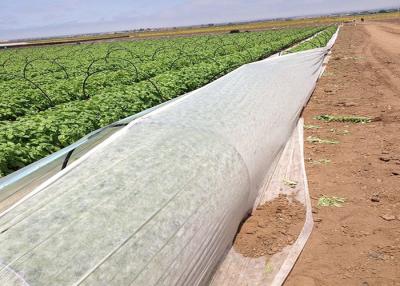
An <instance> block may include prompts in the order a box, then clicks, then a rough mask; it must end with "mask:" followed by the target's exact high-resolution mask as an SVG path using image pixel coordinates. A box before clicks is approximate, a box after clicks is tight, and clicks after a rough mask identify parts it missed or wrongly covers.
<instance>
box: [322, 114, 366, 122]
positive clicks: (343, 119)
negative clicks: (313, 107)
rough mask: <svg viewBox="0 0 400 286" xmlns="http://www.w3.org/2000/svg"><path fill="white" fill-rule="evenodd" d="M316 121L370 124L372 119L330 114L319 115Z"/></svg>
mask: <svg viewBox="0 0 400 286" xmlns="http://www.w3.org/2000/svg"><path fill="white" fill-rule="evenodd" d="M314 119H317V120H321V121H325V122H349V123H369V122H371V120H372V119H371V118H370V117H365V116H355V115H329V114H322V115H318V116H315V117H314Z"/></svg>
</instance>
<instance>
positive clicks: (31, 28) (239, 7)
mask: <svg viewBox="0 0 400 286" xmlns="http://www.w3.org/2000/svg"><path fill="white" fill-rule="evenodd" d="M397 6H400V0H133V1H129V0H0V40H6V39H7V40H10V39H20V38H33V37H45V36H55V35H69V34H83V33H92V32H107V31H120V30H131V29H137V28H153V27H174V26H185V25H195V24H208V23H222V22H233V21H247V20H258V19H270V18H280V17H292V16H303V15H314V14H326V13H332V12H342V11H353V10H367V9H376V8H381V7H397Z"/></svg>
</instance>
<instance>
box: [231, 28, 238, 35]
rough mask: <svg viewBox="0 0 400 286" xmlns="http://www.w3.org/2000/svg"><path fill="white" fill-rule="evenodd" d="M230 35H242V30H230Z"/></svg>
mask: <svg viewBox="0 0 400 286" xmlns="http://www.w3.org/2000/svg"><path fill="white" fill-rule="evenodd" d="M229 33H231V34H237V33H240V30H238V29H235V30H230V32H229Z"/></svg>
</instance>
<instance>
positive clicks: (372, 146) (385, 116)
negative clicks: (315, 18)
mask: <svg viewBox="0 0 400 286" xmlns="http://www.w3.org/2000/svg"><path fill="white" fill-rule="evenodd" d="M321 114H330V115H336V116H338V115H357V116H367V117H370V118H372V119H373V120H372V121H371V122H370V123H365V124H357V123H349V122H345V123H341V122H324V121H320V120H316V119H315V118H314V117H315V116H318V115H321ZM304 117H305V123H306V124H307V126H306V127H307V128H309V129H306V130H305V140H306V141H305V158H306V168H307V175H308V179H309V188H310V193H311V196H312V201H313V207H314V220H315V226H314V231H313V233H312V235H311V237H310V239H309V241H308V243H307V245H306V247H305V249H304V251H303V253H302V254H301V256H300V258H299V260H298V262H297V264H296V266H295V267H294V269H293V271H292V273H291V275H290V276H289V278H288V280H287V282H286V284H285V285H309V286H312V285H363V286H367V285H400V145H399V142H400V21H397V22H396V21H392V22H375V23H373V22H367V23H365V24H362V25H357V26H344V27H343V29H342V30H341V33H340V34H339V38H338V41H337V44H336V46H335V47H334V50H333V54H332V57H331V61H330V62H329V64H328V68H327V70H326V72H325V75H324V77H323V78H322V79H321V81H320V82H319V84H318V86H317V89H316V91H315V93H314V95H313V97H312V98H311V100H310V102H309V104H308V106H307V108H306V110H305V112H304ZM317 127H320V128H317ZM309 136H311V137H309ZM307 138H308V140H307ZM316 138H319V139H327V140H329V141H323V142H322V144H321V143H320V144H318V143H316V141H317V140H315V139H316ZM313 139H314V140H313ZM334 141H336V142H335V143H336V144H323V143H324V142H325V143H329V142H330V143H332V142H334ZM312 142H313V143H312ZM322 195H325V196H327V197H330V198H332V197H339V198H342V199H344V200H345V202H344V203H343V205H342V207H318V206H317V204H318V199H319V198H320V197H321V196H322Z"/></svg>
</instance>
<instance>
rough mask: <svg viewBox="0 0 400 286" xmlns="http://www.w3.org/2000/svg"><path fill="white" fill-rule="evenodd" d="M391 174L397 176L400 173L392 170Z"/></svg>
mask: <svg viewBox="0 0 400 286" xmlns="http://www.w3.org/2000/svg"><path fill="white" fill-rule="evenodd" d="M392 175H393V176H398V175H400V173H399V172H392Z"/></svg>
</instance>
